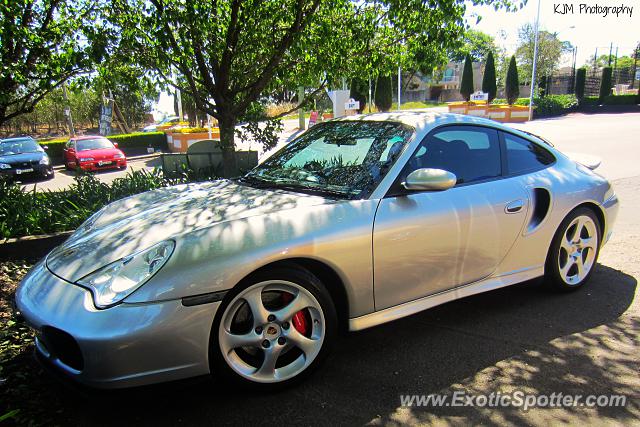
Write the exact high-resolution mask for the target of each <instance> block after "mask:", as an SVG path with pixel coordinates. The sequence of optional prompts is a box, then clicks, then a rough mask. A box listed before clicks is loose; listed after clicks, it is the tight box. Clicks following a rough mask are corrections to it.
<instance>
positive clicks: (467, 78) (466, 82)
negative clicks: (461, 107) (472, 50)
mask: <svg viewBox="0 0 640 427" xmlns="http://www.w3.org/2000/svg"><path fill="white" fill-rule="evenodd" d="M472 93H473V65H472V63H471V56H470V55H469V54H467V57H466V58H465V59H464V68H463V69H462V80H461V81H460V94H462V96H463V98H464V100H465V101H468V100H469V98H470V97H471V94H472Z"/></svg>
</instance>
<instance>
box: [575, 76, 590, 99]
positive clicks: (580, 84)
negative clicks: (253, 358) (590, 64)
mask: <svg viewBox="0 0 640 427" xmlns="http://www.w3.org/2000/svg"><path fill="white" fill-rule="evenodd" d="M586 81H587V69H586V68H578V69H577V70H576V90H575V93H576V98H578V100H580V101H582V99H583V98H584V86H585V83H586Z"/></svg>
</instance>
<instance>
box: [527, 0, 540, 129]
mask: <svg viewBox="0 0 640 427" xmlns="http://www.w3.org/2000/svg"><path fill="white" fill-rule="evenodd" d="M541 1H542V0H538V13H537V15H536V35H535V38H534V42H533V67H531V91H530V93H529V120H531V119H533V94H534V92H535V89H536V67H537V65H538V29H539V28H540V2H541Z"/></svg>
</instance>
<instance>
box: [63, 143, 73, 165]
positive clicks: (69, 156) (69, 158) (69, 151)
mask: <svg viewBox="0 0 640 427" xmlns="http://www.w3.org/2000/svg"><path fill="white" fill-rule="evenodd" d="M64 161H65V163H66V164H67V165H68V166H70V167H73V166H75V165H76V151H75V141H73V140H69V141H67V143H66V144H65V146H64Z"/></svg>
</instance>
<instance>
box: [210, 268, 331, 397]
mask: <svg viewBox="0 0 640 427" xmlns="http://www.w3.org/2000/svg"><path fill="white" fill-rule="evenodd" d="M258 298H259V299H258ZM258 301H260V303H259V305H258ZM294 307H295V308H294ZM298 308H301V310H298ZM337 325H338V320H337V314H336V309H335V306H334V304H333V301H332V300H331V296H330V295H329V293H328V292H327V290H326V288H325V287H324V286H323V285H322V283H321V282H320V280H318V278H317V277H315V276H314V275H313V274H312V273H310V272H309V271H308V270H305V269H303V268H300V267H297V266H292V267H279V268H275V269H273V270H269V271H264V272H259V273H256V274H254V275H252V276H250V277H249V278H248V279H246V280H243V281H242V282H241V283H240V284H238V285H237V286H236V287H235V288H234V289H232V290H231V291H230V292H229V293H228V294H227V295H226V296H225V298H224V300H223V302H222V304H221V306H220V307H219V309H218V312H217V313H216V316H215V319H214V322H213V327H212V331H211V339H210V346H209V352H210V365H211V366H210V368H211V372H212V373H213V375H214V376H216V377H217V376H220V377H222V378H223V379H225V380H227V381H229V382H231V383H233V384H236V385H238V386H240V387H244V388H251V389H254V390H260V391H267V390H277V389H281V388H284V387H288V386H291V385H293V384H295V383H297V382H299V381H301V380H303V379H304V378H306V377H307V376H308V375H309V374H311V373H312V372H313V371H314V370H315V369H316V368H317V367H318V366H319V365H320V364H321V363H322V361H323V360H324V359H325V358H326V356H327V355H328V354H329V352H330V350H331V348H332V346H333V344H334V341H335V339H336V333H337ZM238 344H243V345H242V346H239V345H238Z"/></svg>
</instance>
